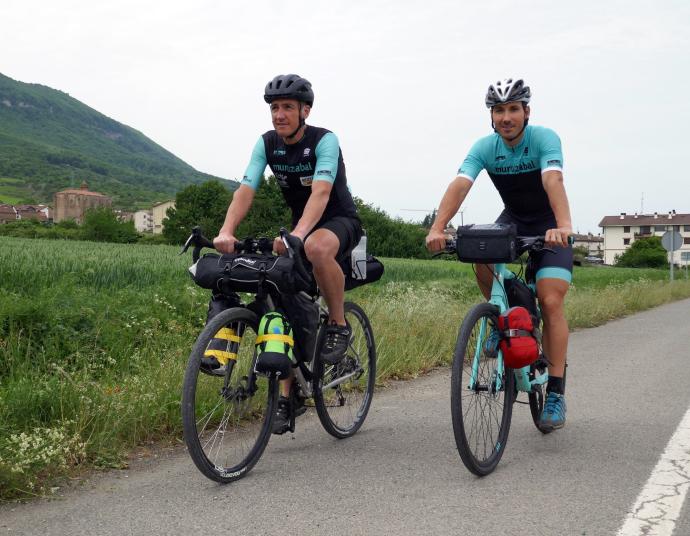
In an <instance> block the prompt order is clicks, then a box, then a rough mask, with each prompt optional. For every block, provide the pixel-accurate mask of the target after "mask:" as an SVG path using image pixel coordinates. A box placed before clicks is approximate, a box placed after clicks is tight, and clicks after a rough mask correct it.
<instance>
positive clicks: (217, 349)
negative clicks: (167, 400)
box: [181, 227, 383, 483]
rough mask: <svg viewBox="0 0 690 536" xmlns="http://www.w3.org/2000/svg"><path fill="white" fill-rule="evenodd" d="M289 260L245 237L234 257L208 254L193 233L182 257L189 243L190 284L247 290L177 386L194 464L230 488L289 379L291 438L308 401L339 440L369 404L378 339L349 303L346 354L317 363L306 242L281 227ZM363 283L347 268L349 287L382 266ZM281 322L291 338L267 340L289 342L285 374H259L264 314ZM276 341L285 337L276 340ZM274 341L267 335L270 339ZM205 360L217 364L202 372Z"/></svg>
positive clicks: (208, 333)
mask: <svg viewBox="0 0 690 536" xmlns="http://www.w3.org/2000/svg"><path fill="white" fill-rule="evenodd" d="M281 238H282V239H283V242H284V244H285V245H286V248H287V251H288V255H287V256H275V255H273V254H272V249H273V248H272V246H273V240H272V239H269V238H259V239H253V238H247V239H245V240H243V241H242V242H239V243H237V244H236V251H237V253H235V254H227V255H218V254H216V253H207V254H206V255H204V256H203V257H200V252H201V249H202V248H213V243H212V242H211V241H210V240H208V239H207V238H205V237H204V236H203V235H202V233H201V230H200V229H199V228H198V227H196V228H194V229H193V231H192V235H191V236H190V237H189V239H188V240H187V242H186V243H185V245H184V247H183V249H182V252H181V254H182V253H184V252H185V251H187V249H188V248H189V247H190V246H193V254H192V257H193V260H194V265H193V266H192V267H191V268H190V272H191V273H192V277H193V279H194V281H195V282H196V283H197V284H198V285H200V286H202V287H204V288H208V289H211V290H213V292H215V293H221V294H223V295H226V296H233V297H235V298H236V297H237V294H236V293H238V292H242V293H250V294H252V295H253V299H252V300H250V301H249V303H240V302H237V305H238V306H236V307H231V308H228V309H225V310H224V311H222V312H220V313H219V314H217V315H216V316H215V317H213V318H212V319H211V320H210V321H209V322H208V323H207V325H206V327H205V328H204V330H203V331H202V332H201V333H200V334H199V337H198V338H197V340H196V343H195V344H194V347H193V349H192V353H191V354H190V356H189V361H188V364H187V369H186V371H185V375H184V382H183V388H182V423H183V429H184V439H185V443H186V445H187V448H188V450H189V454H190V456H191V457H192V460H193V461H194V463H195V464H196V466H197V467H198V469H199V470H200V471H201V472H202V473H203V474H204V475H205V476H207V477H208V478H210V479H212V480H215V481H217V482H222V483H227V482H232V481H234V480H237V479H239V478H242V477H243V476H245V475H246V474H247V473H248V472H249V470H250V469H251V468H252V467H253V466H254V465H255V464H256V463H257V462H258V461H259V458H260V457H261V455H262V453H263V451H264V449H265V448H266V445H267V444H268V440H269V439H270V436H271V430H272V425H273V419H274V416H275V414H276V409H277V404H278V385H279V380H281V379H284V378H285V377H286V375H287V374H291V375H292V376H293V377H294V381H293V382H292V387H291V392H290V398H289V400H290V404H289V408H290V410H289V413H290V431H294V423H295V415H296V413H298V411H299V409H300V408H302V407H303V406H304V403H305V401H307V400H308V399H313V405H314V407H315V408H316V412H317V414H318V417H319V420H320V421H321V424H322V425H323V427H324V428H325V429H326V431H327V432H328V433H329V434H331V435H333V436H335V437H336V438H346V437H349V436H352V435H353V434H355V433H356V432H357V430H359V428H360V427H361V426H362V424H363V422H364V420H365V418H366V416H367V412H368V411H369V407H370V405H371V401H372V397H373V392H374V384H375V380H376V346H375V343H374V333H373V331H372V328H371V324H370V322H369V319H368V318H367V316H366V314H365V312H364V311H363V310H362V308H361V307H359V306H358V305H357V304H355V303H352V302H349V301H346V302H345V318H346V321H347V323H348V324H349V326H350V328H351V332H352V334H351V337H350V341H349V344H348V350H347V353H346V356H345V357H344V359H343V360H342V361H340V362H339V363H337V364H336V365H330V364H327V363H324V362H323V361H322V360H321V359H320V358H319V357H318V356H319V355H320V348H321V345H322V344H323V342H324V338H325V336H324V333H325V330H324V329H323V328H324V326H325V325H326V322H327V321H328V311H327V309H326V306H325V303H324V301H323V299H321V298H320V295H319V290H318V288H317V287H316V285H315V283H314V279H313V277H312V274H311V272H310V270H309V266H308V262H307V260H306V257H305V256H304V253H303V247H302V242H301V240H299V239H298V238H296V237H293V236H291V235H289V234H288V233H287V231H286V230H285V229H281ZM366 266H367V272H366V276H367V277H366V278H363V279H354V278H353V277H352V274H351V273H350V270H349V269H348V267H347V266H346V265H345V264H344V272H345V274H346V290H347V289H349V288H354V287H355V286H359V285H361V284H365V283H370V282H373V281H376V280H378V279H379V278H380V277H381V275H382V274H383V265H382V264H381V263H380V262H379V261H378V260H377V259H375V258H374V257H371V256H368V257H367V258H366ZM276 312H277V313H279V314H281V315H283V316H284V318H286V319H287V324H289V325H288V332H285V333H280V334H277V335H273V338H274V339H276V338H278V340H280V341H284V342H285V343H286V348H287V347H288V346H289V348H288V352H286V356H285V359H286V360H288V359H289V361H286V362H288V363H289V367H288V369H287V370H286V369H285V367H284V366H283V367H276V368H271V367H268V369H267V368H266V367H257V361H258V357H259V356H260V353H261V351H262V348H264V347H265V345H264V344H263V342H262V341H264V340H265V339H266V338H267V334H265V333H260V332H261V331H265V329H263V327H264V325H265V323H266V322H265V321H263V322H262V319H264V320H265V318H266V317H267V316H268V315H271V314H275V313H276ZM280 337H282V338H280ZM268 338H270V334H269V336H268ZM209 357H212V358H213V360H214V363H215V364H216V365H217V366H215V367H214V368H211V367H208V366H205V363H207V362H208V360H209Z"/></svg>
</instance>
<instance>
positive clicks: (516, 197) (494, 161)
mask: <svg viewBox="0 0 690 536" xmlns="http://www.w3.org/2000/svg"><path fill="white" fill-rule="evenodd" d="M482 169H485V170H486V171H487V173H488V174H489V177H491V180H492V181H493V183H494V186H496V189H497V190H498V193H499V194H500V196H501V199H503V203H504V205H505V208H506V210H507V211H508V212H509V213H510V214H511V215H513V216H515V217H516V218H518V219H520V220H522V221H524V222H538V221H544V220H546V219H550V218H553V211H552V210H551V205H550V204H549V198H548V196H547V195H546V190H544V186H543V185H542V180H541V175H542V173H544V172H546V171H550V170H559V171H562V169H563V154H562V151H561V140H560V139H559V138H558V135H557V134H556V133H555V132H554V131H553V130H551V129H548V128H544V127H537V126H532V125H527V127H525V131H524V135H523V137H522V141H521V142H520V143H519V144H518V145H516V146H515V147H508V146H507V145H506V143H505V142H504V141H503V138H501V136H499V135H498V134H496V133H494V134H491V135H489V136H486V137H484V138H481V139H480V140H479V141H477V143H475V144H474V145H473V146H472V148H471V149H470V152H469V154H468V155H467V158H465V161H464V162H463V163H462V165H461V166H460V169H459V170H458V176H460V177H465V178H466V179H469V180H471V181H474V180H475V179H476V178H477V175H479V173H480V172H481V170H482Z"/></svg>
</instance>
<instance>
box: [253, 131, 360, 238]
mask: <svg viewBox="0 0 690 536" xmlns="http://www.w3.org/2000/svg"><path fill="white" fill-rule="evenodd" d="M266 166H269V167H270V168H271V171H272V172H273V175H274V176H275V178H276V181H277V182H278V185H279V186H280V189H281V191H282V193H283V197H284V198H285V201H286V203H287V205H288V207H290V210H291V211H292V225H293V226H294V225H297V222H298V221H299V219H300V218H301V217H302V213H303V212H304V207H305V206H306V204H307V201H308V200H309V196H310V195H311V185H312V183H313V182H315V181H327V182H330V183H331V184H332V185H333V188H332V190H331V193H330V196H329V198H328V204H327V205H326V208H325V210H324V213H323V216H322V218H321V220H319V223H317V226H319V225H320V224H321V223H323V222H324V221H326V220H329V219H331V218H334V217H336V216H344V217H349V218H358V216H357V208H356V207H355V203H354V201H353V199H352V195H351V194H350V190H349V189H348V187H347V177H346V175H345V164H344V163H343V154H342V151H341V150H340V145H339V144H338V138H336V136H335V134H333V133H332V132H330V131H329V130H326V129H325V128H319V127H312V126H307V128H306V129H305V131H304V136H303V137H302V139H301V140H300V141H299V142H297V143H294V144H290V145H288V144H286V143H285V142H284V141H283V140H282V138H281V137H280V136H278V134H277V133H276V131H275V130H269V131H268V132H266V133H265V134H263V135H262V136H261V137H260V138H259V140H258V141H257V143H256V146H255V147H254V151H252V157H251V161H250V162H249V166H247V171H246V172H245V174H244V178H243V179H242V184H245V185H247V186H249V187H250V188H252V189H254V190H256V189H257V188H258V187H259V185H260V184H261V179H262V177H263V173H264V171H265V170H266Z"/></svg>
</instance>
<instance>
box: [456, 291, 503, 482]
mask: <svg viewBox="0 0 690 536" xmlns="http://www.w3.org/2000/svg"><path fill="white" fill-rule="evenodd" d="M497 316H498V309H497V308H496V306H494V305H491V304H489V303H481V304H479V305H475V306H474V307H473V308H472V309H470V311H469V312H468V313H467V316H465V319H464V320H463V322H462V325H461V326H460V331H459V333H458V339H457V343H456V345H455V353H454V355H453V369H452V374H451V390H450V398H451V416H452V419H453V432H454V434H455V443H456V445H457V448H458V452H459V453H460V457H461V458H462V461H463V463H464V464H465V466H466V467H467V469H469V470H470V471H471V472H472V473H474V474H475V475H478V476H485V475H487V474H489V473H490V472H491V471H493V470H494V469H495V468H496V465H498V462H499V461H500V459H501V456H503V452H504V451H505V447H506V443H507V441H508V432H509V430H510V419H511V415H512V412H513V401H514V400H515V395H516V393H515V375H514V374H513V371H512V370H511V369H506V368H503V367H501V368H503V370H502V372H499V359H498V358H497V357H489V356H487V355H486V342H487V339H488V337H489V334H490V332H491V330H492V329H498V328H497V321H498V320H497Z"/></svg>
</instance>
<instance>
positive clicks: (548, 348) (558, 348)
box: [537, 278, 569, 378]
mask: <svg viewBox="0 0 690 536" xmlns="http://www.w3.org/2000/svg"><path fill="white" fill-rule="evenodd" d="M568 287H569V284H568V283H567V282H566V281H563V280H562V279H555V278H553V279H552V278H545V279H540V280H539V281H537V295H538V296H539V305H540V307H541V312H542V315H543V317H544V337H543V345H544V350H545V352H546V356H547V357H548V359H549V361H550V362H551V364H550V365H549V376H556V377H559V378H562V377H563V373H564V371H565V360H566V355H567V353H568V336H569V332H568V321H567V320H566V318H565V312H564V310H563V303H564V301H565V295H566V293H567V292H568Z"/></svg>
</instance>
